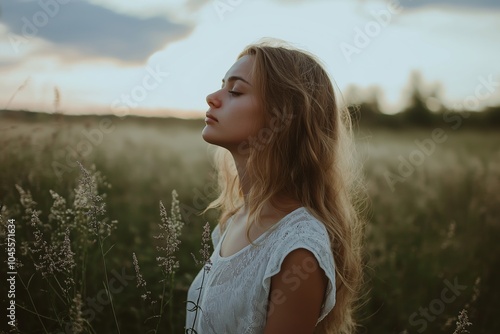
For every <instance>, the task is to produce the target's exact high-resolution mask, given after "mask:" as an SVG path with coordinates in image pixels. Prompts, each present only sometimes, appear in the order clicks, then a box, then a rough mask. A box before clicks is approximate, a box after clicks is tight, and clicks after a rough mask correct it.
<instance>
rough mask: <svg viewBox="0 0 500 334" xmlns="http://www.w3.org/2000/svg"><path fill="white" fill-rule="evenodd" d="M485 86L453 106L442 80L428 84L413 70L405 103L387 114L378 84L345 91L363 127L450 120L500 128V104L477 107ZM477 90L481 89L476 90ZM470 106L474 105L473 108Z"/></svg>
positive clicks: (423, 124)
mask: <svg viewBox="0 0 500 334" xmlns="http://www.w3.org/2000/svg"><path fill="white" fill-rule="evenodd" d="M480 88H483V92H481V89H479V92H481V94H480V95H478V94H477V93H476V95H478V96H476V95H471V96H469V97H467V98H465V99H464V101H463V103H462V104H456V105H455V106H454V107H453V108H450V107H446V106H445V105H444V104H443V103H442V99H441V86H440V85H439V84H437V85H436V84H435V85H429V86H427V87H426V86H425V85H424V84H423V83H422V79H421V76H420V74H419V73H413V74H412V76H411V79H410V85H409V88H408V89H407V92H406V95H407V98H406V106H405V107H404V108H403V109H402V110H400V111H399V112H397V113H395V114H387V113H384V112H383V111H382V108H381V106H380V102H379V101H380V98H381V95H382V93H381V91H380V90H379V89H378V88H372V89H371V90H370V89H369V90H368V92H366V91H362V89H360V88H358V87H356V86H351V87H349V88H348V89H347V90H346V93H345V94H344V96H345V100H346V102H347V104H348V105H349V107H348V108H349V111H350V113H351V117H352V119H353V120H354V121H355V124H357V125H358V126H360V127H364V126H381V127H390V128H399V127H434V126H440V125H442V124H443V123H449V124H450V125H451V126H452V127H453V128H458V127H462V126H464V127H466V128H478V127H480V128H499V127H500V105H498V106H493V107H487V108H484V109H482V110H477V109H478V108H477V107H478V106H479V105H480V100H481V97H484V96H485V95H487V94H488V89H490V93H489V94H490V95H491V93H492V89H491V88H490V87H486V86H485V87H480ZM476 91H478V90H476ZM467 106H473V107H474V109H475V110H470V109H468V108H467Z"/></svg>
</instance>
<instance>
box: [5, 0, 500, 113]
mask: <svg viewBox="0 0 500 334" xmlns="http://www.w3.org/2000/svg"><path fill="white" fill-rule="evenodd" d="M0 10H1V12H0V109H27V110H33V111H43V112H49V113H52V112H63V113H67V114H88V113H96V114H110V113H114V114H117V115H125V114H138V115H145V116H150V115H164V114H172V115H175V116H178V117H201V116H202V115H203V114H204V113H205V112H206V110H207V109H208V106H207V104H206V101H205V97H206V95H207V94H209V93H211V92H213V91H215V90H217V89H219V88H220V84H221V80H222V78H223V77H224V75H225V73H226V71H227V70H228V69H229V68H230V67H231V65H232V64H233V63H234V62H235V60H236V57H237V55H238V53H239V52H240V51H242V50H243V48H244V47H245V46H246V45H248V44H250V43H255V42H258V41H259V40H261V39H262V38H278V39H281V40H284V41H287V42H288V43H290V44H291V45H292V46H294V47H298V48H301V49H304V50H307V51H309V52H312V53H313V54H315V55H316V56H317V57H318V58H319V59H320V60H321V61H322V63H323V64H324V66H325V67H326V69H327V71H328V72H329V73H330V75H331V77H332V78H333V80H334V82H335V84H336V86H337V88H338V90H339V92H341V93H343V94H346V95H349V94H348V92H353V90H352V87H353V86H357V87H359V89H358V90H357V92H358V94H359V96H362V95H363V94H370V93H371V92H378V94H379V95H378V96H379V98H380V101H381V105H382V107H383V109H384V111H386V112H388V113H393V112H396V111H398V110H400V109H401V108H402V107H403V106H404V104H405V101H406V98H407V93H408V87H409V81H410V76H411V75H412V73H413V74H414V73H419V75H420V78H421V81H422V83H423V85H424V86H425V87H426V89H429V90H431V89H434V90H436V91H437V92H438V96H439V97H440V99H442V100H443V103H445V105H447V106H449V107H456V108H460V106H466V107H469V108H471V109H481V108H483V107H485V106H491V105H499V104H500V1H498V0H475V1H473V0H432V1H431V0H400V1H398V0H390V1H381V0H309V1H306V0H142V1H123V0H38V1H19V0H16V1H14V0H6V1H2V2H1V4H0ZM351 95H352V94H351ZM349 96H350V95H349ZM431 102H432V101H431ZM429 105H431V104H429Z"/></svg>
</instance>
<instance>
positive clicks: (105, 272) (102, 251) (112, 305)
mask: <svg viewBox="0 0 500 334" xmlns="http://www.w3.org/2000/svg"><path fill="white" fill-rule="evenodd" d="M99 246H100V247H99V248H100V249H101V256H102V264H103V267H104V277H105V278H106V280H105V281H104V286H105V288H106V294H107V296H108V298H109V301H110V304H111V310H112V311H113V317H114V318H115V324H116V330H117V331H118V334H120V326H119V325H118V319H117V318H116V312H115V306H114V303H113V298H112V296H111V290H109V278H108V268H107V266H106V259H105V258H104V250H103V248H102V239H101V237H100V236H99Z"/></svg>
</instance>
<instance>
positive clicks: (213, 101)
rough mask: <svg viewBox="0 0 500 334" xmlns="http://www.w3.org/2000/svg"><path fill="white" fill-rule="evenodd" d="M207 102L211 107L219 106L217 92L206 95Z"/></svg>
mask: <svg viewBox="0 0 500 334" xmlns="http://www.w3.org/2000/svg"><path fill="white" fill-rule="evenodd" d="M207 103H208V105H209V106H210V107H212V108H219V107H220V100H219V99H218V98H217V92H214V93H212V94H208V95H207Z"/></svg>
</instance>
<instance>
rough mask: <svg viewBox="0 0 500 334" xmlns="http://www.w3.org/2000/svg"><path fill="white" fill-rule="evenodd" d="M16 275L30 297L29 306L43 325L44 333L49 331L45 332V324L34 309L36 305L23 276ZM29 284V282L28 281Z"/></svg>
mask: <svg viewBox="0 0 500 334" xmlns="http://www.w3.org/2000/svg"><path fill="white" fill-rule="evenodd" d="M34 275H35V274H32V275H31V277H30V281H31V278H33V276H34ZM17 277H19V280H20V281H21V284H22V285H23V287H24V289H25V290H26V292H27V293H28V297H29V299H30V302H31V306H33V309H34V310H35V314H36V316H37V318H38V321H40V324H41V325H42V327H43V331H44V332H45V333H47V334H48V333H49V332H47V328H45V325H44V324H43V321H42V318H41V317H40V313H39V312H38V310H37V309H36V305H35V302H34V301H33V298H32V297H31V293H30V290H29V289H28V286H27V285H26V284H24V281H23V278H22V277H21V275H19V274H18V275H17ZM28 284H29V282H28Z"/></svg>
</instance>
